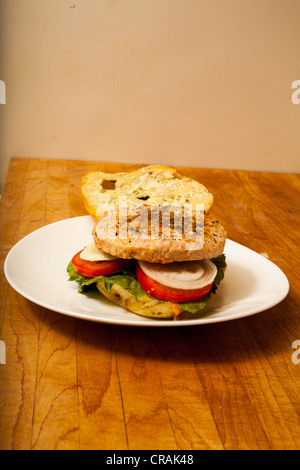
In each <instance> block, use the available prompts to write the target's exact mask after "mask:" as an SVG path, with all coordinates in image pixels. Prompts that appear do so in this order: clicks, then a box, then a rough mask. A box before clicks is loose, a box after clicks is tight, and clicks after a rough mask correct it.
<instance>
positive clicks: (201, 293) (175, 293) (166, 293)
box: [136, 264, 213, 303]
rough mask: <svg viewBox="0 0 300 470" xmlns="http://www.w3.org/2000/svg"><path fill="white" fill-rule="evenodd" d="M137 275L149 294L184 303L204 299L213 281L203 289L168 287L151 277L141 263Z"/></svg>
mask: <svg viewBox="0 0 300 470" xmlns="http://www.w3.org/2000/svg"><path fill="white" fill-rule="evenodd" d="M136 277H137V280H138V281H139V283H140V284H141V286H142V288H143V289H144V291H145V292H147V294H149V295H151V296H152V297H155V298H156V299H158V300H164V301H167V302H174V303H180V302H181V303H182V302H196V301H197V300H201V299H203V297H206V296H207V294H209V292H210V290H211V288H212V286H213V282H212V283H211V284H208V285H207V286H205V287H202V288H201V289H188V290H187V289H174V288H173V287H167V286H164V285H163V284H161V283H160V282H157V281H154V280H153V279H151V277H149V276H147V274H145V273H144V271H142V269H141V268H140V266H139V264H137V266H136Z"/></svg>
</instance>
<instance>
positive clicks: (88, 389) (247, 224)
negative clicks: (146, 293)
mask: <svg viewBox="0 0 300 470" xmlns="http://www.w3.org/2000/svg"><path fill="white" fill-rule="evenodd" d="M140 166H141V165H140ZM137 167H138V165H124V164H117V163H98V162H83V161H67V160H46V159H12V160H11V162H10V166H9V170H8V173H7V177H6V182H5V185H4V188H3V192H2V197H1V209H0V217H1V232H0V240H1V243H0V249H1V251H0V253H1V284H0V286H1V287H0V288H1V295H0V340H1V341H3V342H4V343H5V346H6V358H5V359H6V360H5V362H6V363H5V364H0V449H2V450H13V449H25V450H29V449H36V450H38V449H50V450H54V449H73V450H76V449H82V450H83V449H105V450H144V449H150V450H159V449H161V450H172V449H174V450H191V449H194V450H202V449H209V450H210V449H236V450H237V449H244V450H247V449H251V450H254V449H298V450H299V449H300V399H299V397H300V364H299V363H297V361H292V354H293V353H295V352H296V351H295V350H294V349H293V348H292V344H293V342H294V341H296V340H300V312H299V297H300V295H299V294H300V274H299V273H300V270H299V259H300V253H299V221H300V204H299V200H300V178H299V175H292V174H276V173H259V172H245V171H233V170H214V169H198V168H184V167H182V168H179V171H180V172H181V173H182V174H184V175H186V176H190V177H193V178H195V179H197V180H198V181H200V182H201V183H203V184H204V185H205V186H206V187H207V188H209V190H210V191H211V192H212V193H213V195H214V206H213V209H212V214H213V215H215V216H216V217H217V218H219V220H221V221H222V223H223V224H224V226H225V227H226V229H227V231H228V238H230V239H232V240H234V241H236V242H238V243H241V244H243V245H246V246H247V247H249V248H251V249H252V250H254V251H256V252H258V253H263V254H264V255H266V256H268V257H269V259H270V260H271V261H273V262H274V263H276V264H277V265H278V266H279V267H280V268H281V269H282V270H283V271H284V272H285V274H286V275H287V277H288V279H289V282H290V292H289V294H288V296H287V297H286V299H285V300H283V301H282V302H281V303H280V304H279V305H277V306H275V307H273V308H271V309H269V310H267V311H265V312H262V313H259V314H257V315H254V316H251V317H247V318H243V319H240V320H235V321H230V322H225V323H218V324H210V325H200V326H196V327H184V328H146V327H129V326H125V327H124V326H118V325H116V326H113V325H108V324H100V323H90V322H88V321H84V320H78V319H75V318H72V317H66V316H64V315H61V314H58V313H55V312H53V311H50V310H47V309H45V308H42V307H39V306H38V305H35V304H34V303H32V302H30V301H29V300H26V299H25V298H23V297H22V296H21V295H19V294H18V293H17V292H15V291H14V290H13V289H12V288H11V287H10V286H9V284H8V283H7V281H6V279H5V276H4V273H3V264H4V259H5V257H6V255H7V253H8V251H9V250H10V249H11V248H12V246H13V245H14V244H15V243H16V242H17V241H19V240H20V239H21V238H22V237H24V236H25V235H27V234H29V233H31V232H32V231H33V230H36V229H38V228H40V227H42V226H44V225H46V224H49V223H52V222H55V221H58V220H62V219H66V218H69V217H76V216H80V215H85V214H86V212H85V209H84V206H83V203H82V200H81V198H80V179H81V176H83V175H84V174H85V173H86V172H88V171H93V170H96V169H99V170H101V171H109V172H115V171H116V172H117V171H127V170H130V169H133V168H137ZM298 357H299V359H300V350H299V356H298ZM299 362H300V361H299Z"/></svg>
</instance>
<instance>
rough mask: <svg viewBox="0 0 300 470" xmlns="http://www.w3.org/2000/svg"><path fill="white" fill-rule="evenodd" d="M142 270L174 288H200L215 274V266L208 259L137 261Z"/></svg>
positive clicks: (213, 277) (211, 280)
mask: <svg viewBox="0 0 300 470" xmlns="http://www.w3.org/2000/svg"><path fill="white" fill-rule="evenodd" d="M139 265H140V267H141V269H142V271H143V272H144V273H145V274H146V275H147V276H149V277H150V278H151V279H153V280H154V281H157V282H159V283H160V284H163V285H164V286H167V287H173V288H174V289H184V290H189V289H202V288H203V287H205V286H207V285H209V284H211V283H212V282H213V281H214V279H215V277H216V275H217V271H218V270H217V266H216V265H215V264H214V263H213V262H212V261H210V260H199V261H184V262H174V263H170V264H159V263H148V262H147V261H139Z"/></svg>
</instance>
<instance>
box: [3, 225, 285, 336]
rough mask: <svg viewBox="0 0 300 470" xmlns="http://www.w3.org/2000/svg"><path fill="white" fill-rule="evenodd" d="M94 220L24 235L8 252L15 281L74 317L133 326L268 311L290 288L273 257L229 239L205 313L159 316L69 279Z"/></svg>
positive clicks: (212, 320)
mask: <svg viewBox="0 0 300 470" xmlns="http://www.w3.org/2000/svg"><path fill="white" fill-rule="evenodd" d="M93 225H94V221H93V219H92V218H91V217H90V216H82V217H75V218H71V219H66V220H62V221H60V222H56V223H53V224H50V225H46V226H45V227H42V228H40V229H38V230H36V231H34V232H32V233H30V234H29V235H27V236H26V237H24V238H23V239H22V240H20V241H19V242H18V243H17V244H16V245H15V246H14V247H13V248H12V249H11V250H10V252H9V253H8V255H7V257H6V260H5V264H4V272H5V276H6V278H7V280H8V282H9V283H10V285H11V286H12V287H13V288H14V289H15V290H16V291H17V292H18V293H19V294H21V295H23V296H24V297H25V298H27V299H29V300H31V301H32V302H34V303H36V304H38V305H40V306H42V307H45V308H48V309H50V310H54V311H55V312H59V313H62V314H64V315H69V316H72V317H76V318H80V319H84V320H89V321H95V322H103V323H111V324H118V325H132V326H160V327H161V326H183V325H201V324H205V323H216V322H223V321H228V320H234V319H237V318H242V317H246V316H249V315H253V314H255V313H258V312H261V311H264V310H266V309H268V308H270V307H273V306H274V305H276V304H278V303H279V302H280V301H281V300H283V299H284V298H285V297H286V295H287V294H288V291H289V283H288V280H287V278H286V276H285V274H284V273H283V272H282V271H281V270H280V269H279V268H278V266H276V265H275V264H274V263H272V262H271V261H269V260H268V259H266V258H264V257H263V256H261V255H259V254H258V253H255V252H254V251H252V250H250V249H249V248H246V247H244V246H242V245H239V244H238V243H236V242H234V241H232V240H227V241H226V245H225V250H224V252H225V254H226V260H227V265H228V267H227V270H226V274H225V278H224V280H223V281H222V283H221V284H220V286H219V287H218V290H217V293H216V294H215V295H213V296H212V299H211V300H210V301H209V302H208V304H207V306H206V307H205V309H204V310H203V311H202V312H201V314H199V315H197V316H195V317H193V318H191V319H185V320H179V321H173V320H161V319H160V320H158V319H157V320H156V319H153V318H146V317H142V316H139V315H136V314H134V313H131V312H129V311H127V310H125V309H123V308H122V307H119V306H118V305H115V304H112V303H111V302H109V301H108V300H107V299H105V298H104V297H103V296H101V294H100V293H98V292H96V291H94V292H88V293H81V294H80V293H78V284H77V283H76V282H70V281H68V274H67V271H66V268H67V265H68V263H69V261H70V260H71V258H72V257H73V255H74V254H75V253H77V252H78V251H79V250H81V249H82V248H83V247H84V246H85V245H87V244H89V243H91V242H92V228H93Z"/></svg>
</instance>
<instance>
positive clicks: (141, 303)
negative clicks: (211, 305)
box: [97, 280, 186, 320]
mask: <svg viewBox="0 0 300 470" xmlns="http://www.w3.org/2000/svg"><path fill="white" fill-rule="evenodd" d="M97 289H98V290H99V291H100V292H101V294H102V295H103V296H104V297H106V298H107V299H108V300H110V301H111V302H113V303H114V304H117V305H120V306H121V307H123V308H125V309H126V310H129V311H130V312H133V313H136V314H138V315H142V316H144V317H151V318H157V319H159V318H161V319H173V320H177V319H178V318H179V317H182V314H183V313H186V312H184V311H183V310H182V309H181V307H180V305H179V304H176V303H172V302H161V301H160V300H156V299H154V298H153V297H149V296H148V295H144V296H142V297H139V298H136V297H135V296H134V295H133V294H132V293H131V292H129V290H127V289H124V288H123V287H122V286H120V285H118V284H113V285H112V286H111V289H110V290H109V291H108V290H107V289H106V287H105V283H104V281H101V280H100V281H98V282H97Z"/></svg>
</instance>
